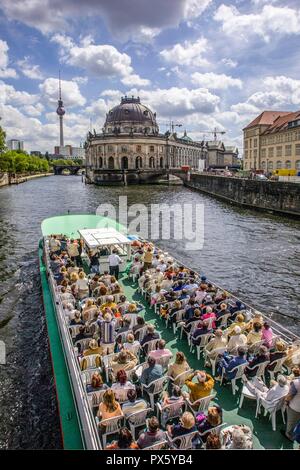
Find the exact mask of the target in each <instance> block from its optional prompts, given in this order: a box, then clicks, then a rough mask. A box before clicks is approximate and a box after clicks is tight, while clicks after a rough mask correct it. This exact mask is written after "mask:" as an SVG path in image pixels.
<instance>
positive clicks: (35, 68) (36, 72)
mask: <svg viewBox="0 0 300 470" xmlns="http://www.w3.org/2000/svg"><path fill="white" fill-rule="evenodd" d="M17 64H18V66H19V68H20V70H21V72H22V74H23V75H25V77H28V78H31V79H32V80H43V78H44V76H43V74H42V72H41V71H40V67H39V65H33V64H31V63H30V58H29V57H24V59H22V60H18V62H17Z"/></svg>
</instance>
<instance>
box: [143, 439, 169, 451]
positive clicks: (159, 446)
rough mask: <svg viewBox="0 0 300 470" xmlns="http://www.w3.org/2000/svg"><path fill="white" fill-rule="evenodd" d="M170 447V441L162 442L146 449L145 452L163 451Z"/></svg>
mask: <svg viewBox="0 0 300 470" xmlns="http://www.w3.org/2000/svg"><path fill="white" fill-rule="evenodd" d="M168 446H169V443H168V441H160V442H157V443H156V444H153V445H152V446H149V447H144V448H143V450H152V451H153V450H161V449H167V448H168Z"/></svg>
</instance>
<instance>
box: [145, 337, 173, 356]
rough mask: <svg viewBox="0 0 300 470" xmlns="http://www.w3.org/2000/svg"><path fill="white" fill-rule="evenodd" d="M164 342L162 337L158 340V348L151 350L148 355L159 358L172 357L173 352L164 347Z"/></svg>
mask: <svg viewBox="0 0 300 470" xmlns="http://www.w3.org/2000/svg"><path fill="white" fill-rule="evenodd" d="M165 346H166V342H165V340H163V339H160V340H159V341H158V348H157V349H156V350H155V351H151V352H150V353H149V356H151V357H153V359H159V358H160V357H162V356H169V357H172V356H173V354H172V353H171V351H170V350H169V349H165Z"/></svg>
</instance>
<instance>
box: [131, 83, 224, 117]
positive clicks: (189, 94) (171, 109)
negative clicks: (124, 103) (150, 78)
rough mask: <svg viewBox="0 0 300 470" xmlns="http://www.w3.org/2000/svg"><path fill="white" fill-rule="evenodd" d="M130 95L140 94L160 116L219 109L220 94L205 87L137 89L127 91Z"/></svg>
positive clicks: (142, 99)
mask: <svg viewBox="0 0 300 470" xmlns="http://www.w3.org/2000/svg"><path fill="white" fill-rule="evenodd" d="M127 94H128V95H135V96H140V97H141V101H142V103H144V104H146V105H148V106H149V107H150V108H151V109H153V111H156V112H157V115H158V116H162V117H170V116H174V117H175V116H187V115H189V114H193V113H197V112H198V113H199V112H201V113H205V114H211V113H213V112H214V111H216V110H217V107H218V104H219V103H220V98H219V96H216V95H213V94H212V93H210V92H209V91H208V90H206V89H204V88H195V89H193V90H190V89H188V88H177V87H172V88H169V89H161V88H157V89H155V90H151V91H150V90H136V89H132V90H129V91H128V92H127Z"/></svg>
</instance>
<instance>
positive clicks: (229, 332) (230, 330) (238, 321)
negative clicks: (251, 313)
mask: <svg viewBox="0 0 300 470" xmlns="http://www.w3.org/2000/svg"><path fill="white" fill-rule="evenodd" d="M236 326H238V327H239V328H240V329H241V332H243V331H244V329H245V328H246V322H245V317H244V315H243V314H242V313H239V314H238V315H237V316H236V319H235V321H234V322H233V323H231V325H230V326H229V327H228V328H227V329H226V330H225V333H226V334H227V335H228V336H232V334H233V333H234V328H235V327H236Z"/></svg>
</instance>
